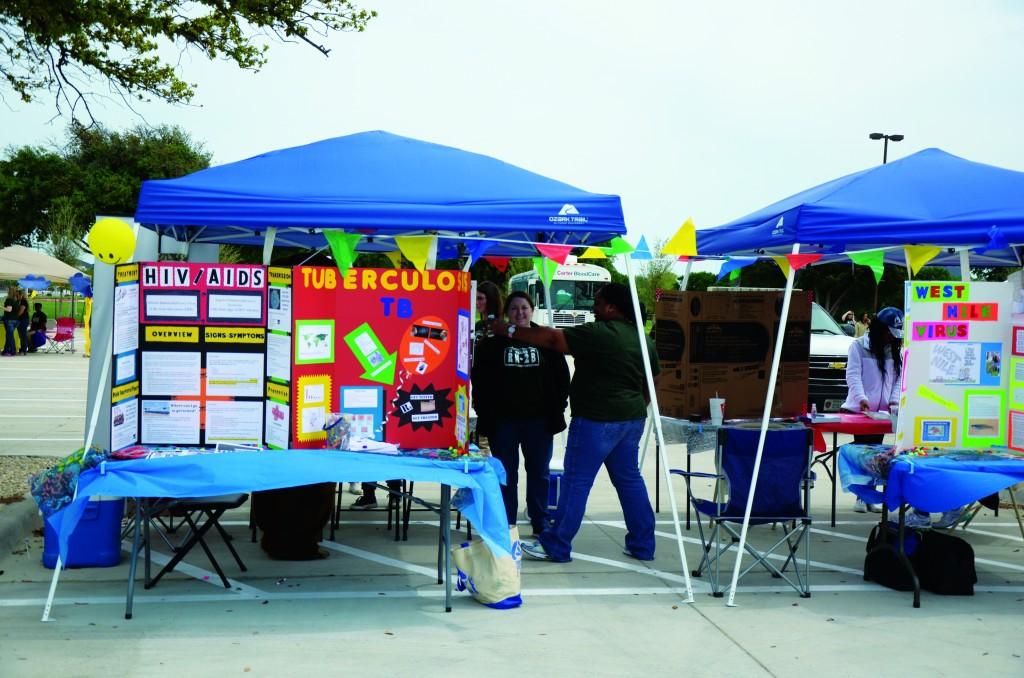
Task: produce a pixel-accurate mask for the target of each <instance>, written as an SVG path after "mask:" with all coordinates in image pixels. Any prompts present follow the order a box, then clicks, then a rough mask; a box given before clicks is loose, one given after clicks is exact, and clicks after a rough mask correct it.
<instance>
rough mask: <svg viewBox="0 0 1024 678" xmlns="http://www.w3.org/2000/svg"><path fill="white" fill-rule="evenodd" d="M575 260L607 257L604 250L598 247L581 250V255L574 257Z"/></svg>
mask: <svg viewBox="0 0 1024 678" xmlns="http://www.w3.org/2000/svg"><path fill="white" fill-rule="evenodd" d="M576 258H577V259H607V258H608V255H607V254H605V253H604V250H603V249H601V248H600V247H588V248H587V249H585V250H583V254H581V255H579V256H578V257H576Z"/></svg>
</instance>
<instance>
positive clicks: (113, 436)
mask: <svg viewBox="0 0 1024 678" xmlns="http://www.w3.org/2000/svg"><path fill="white" fill-rule="evenodd" d="M137 442H139V399H138V398H129V399H128V400H122V401H121V402H119V403H114V404H113V405H111V406H110V449H111V450H121V449H124V448H126V447H128V446H129V445H134V444H136V443H137Z"/></svg>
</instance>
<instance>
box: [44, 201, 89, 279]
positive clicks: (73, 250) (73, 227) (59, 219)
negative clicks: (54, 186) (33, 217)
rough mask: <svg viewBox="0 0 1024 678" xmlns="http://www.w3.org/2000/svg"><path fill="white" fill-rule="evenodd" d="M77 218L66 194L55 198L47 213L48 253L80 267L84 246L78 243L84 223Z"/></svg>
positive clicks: (69, 264)
mask: <svg viewBox="0 0 1024 678" xmlns="http://www.w3.org/2000/svg"><path fill="white" fill-rule="evenodd" d="M77 218H78V217H77V214H76V210H75V207H74V205H73V204H72V203H71V200H70V199H68V198H66V197H64V196H61V197H59V198H54V199H53V202H51V203H50V211H49V213H48V214H47V215H46V220H47V223H48V228H47V231H48V232H49V240H48V241H47V243H46V252H47V254H49V255H50V256H51V257H53V258H54V259H59V260H60V261H63V262H64V263H65V264H67V265H68V266H74V267H75V268H78V266H79V263H78V258H79V257H80V256H81V254H82V248H81V247H80V246H79V245H78V243H79V241H80V240H81V233H82V231H83V224H82V223H80V222H78V221H77Z"/></svg>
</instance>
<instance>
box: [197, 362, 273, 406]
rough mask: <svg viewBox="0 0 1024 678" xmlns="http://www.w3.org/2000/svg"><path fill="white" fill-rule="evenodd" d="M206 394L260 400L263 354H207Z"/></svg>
mask: <svg viewBox="0 0 1024 678" xmlns="http://www.w3.org/2000/svg"><path fill="white" fill-rule="evenodd" d="M206 393H207V395H217V396H243V397H246V396H248V397H253V398H259V397H260V396H262V395H263V354H262V353H207V354H206Z"/></svg>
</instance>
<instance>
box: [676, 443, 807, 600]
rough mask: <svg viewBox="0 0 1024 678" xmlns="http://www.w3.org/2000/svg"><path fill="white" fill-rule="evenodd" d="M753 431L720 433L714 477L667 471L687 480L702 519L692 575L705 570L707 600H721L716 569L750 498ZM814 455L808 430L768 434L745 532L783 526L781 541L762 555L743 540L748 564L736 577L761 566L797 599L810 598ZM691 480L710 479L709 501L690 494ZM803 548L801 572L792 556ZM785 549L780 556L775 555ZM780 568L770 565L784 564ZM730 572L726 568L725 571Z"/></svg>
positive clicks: (737, 530) (776, 540)
mask: <svg viewBox="0 0 1024 678" xmlns="http://www.w3.org/2000/svg"><path fill="white" fill-rule="evenodd" d="M759 435H760V430H759V429H757V428H736V427H724V428H721V429H719V432H718V445H717V448H716V452H715V468H716V470H717V472H716V473H697V472H688V471H684V470H681V469H671V471H672V473H674V474H676V475H680V476H683V477H685V478H686V479H687V496H688V497H689V498H690V501H691V502H692V504H693V507H694V509H695V510H696V511H697V513H698V515H699V516H702V517H703V518H707V519H708V522H709V525H708V528H707V529H708V533H705V528H704V525H703V523H702V521H701V520H698V521H697V527H698V529H699V530H700V538H701V542H702V543H703V545H704V555H703V557H702V558H701V561H700V564H699V565H698V566H697V569H696V570H694V571H693V575H694V576H696V577H699V576H701V574H702V572H704V571H705V570H707V572H708V576H709V579H710V583H711V591H712V595H714V596H716V597H721V596H722V595H723V594H724V590H723V589H722V587H721V579H720V574H721V571H720V566H721V560H722V556H723V555H724V554H725V553H726V552H727V551H728V550H729V549H730V548H731V547H732V546H735V545H736V544H738V543H739V540H740V530H741V525H742V523H743V514H744V512H745V510H746V504H747V496H748V494H749V492H750V484H751V479H752V477H753V471H754V460H755V457H756V455H757V441H758V437H759ZM812 455H813V438H812V432H811V430H810V429H806V428H803V427H787V428H773V429H772V428H770V429H769V430H768V435H767V438H766V439H765V444H764V454H763V455H762V459H761V469H760V473H759V475H758V480H757V491H756V492H755V493H754V505H753V509H752V511H751V516H750V526H751V527H754V526H759V525H774V524H780V525H782V532H783V534H782V537H781V538H776V537H774V536H773V537H772V539H773V540H774V543H772V545H771V546H770V547H769V548H767V549H763V550H759V549H758V548H756V547H755V546H754V545H753V544H752V543H751V541H750V540H749V539H748V540H747V542H746V544H745V546H746V552H747V553H749V554H750V556H752V557H753V562H751V563H750V565H749V566H747V568H746V569H745V570H743V572H742V573H741V574H740V576H741V577H743V576H744V575H746V574H747V573H749V572H750V571H751V570H753V569H754V568H755V567H758V566H761V567H763V568H764V569H765V570H767V571H768V573H769V574H771V575H772V576H773V577H775V578H781V579H784V580H785V581H786V583H788V584H789V585H790V586H792V587H793V588H794V589H796V591H797V592H798V593H800V596H801V597H803V598H809V597H810V596H811V588H810V581H809V575H810V538H809V535H808V531H809V529H810V526H811V516H810V513H809V510H810V491H811V484H812V481H813V474H812V473H811V471H810V466H811V458H812ZM692 478H713V479H715V481H716V483H715V497H714V499H711V500H708V499H697V498H696V497H694V496H693V494H692V492H691V491H690V480H691V479H692ZM801 544H802V545H803V547H804V558H803V568H802V571H801V567H800V563H799V562H798V561H797V551H798V549H799V548H800V546H801ZM780 547H786V551H785V552H784V554H776V553H774V552H775V550H776V549H779V548H780ZM783 558H784V560H785V562H783V564H782V567H781V568H779V567H776V566H775V564H774V563H772V562H771V561H772V560H773V559H780V560H781V559H783ZM791 562H792V563H793V575H794V579H791V578H790V577H789V576H787V575H786V569H787V568H788V566H789V564H790V563H791ZM729 572H731V568H729Z"/></svg>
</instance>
